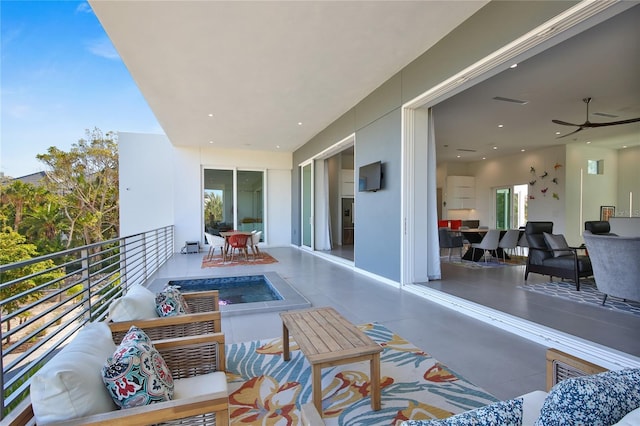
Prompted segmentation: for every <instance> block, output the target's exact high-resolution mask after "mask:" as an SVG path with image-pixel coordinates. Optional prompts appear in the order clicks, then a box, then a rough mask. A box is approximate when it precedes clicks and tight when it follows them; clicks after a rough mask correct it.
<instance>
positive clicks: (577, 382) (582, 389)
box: [536, 368, 640, 426]
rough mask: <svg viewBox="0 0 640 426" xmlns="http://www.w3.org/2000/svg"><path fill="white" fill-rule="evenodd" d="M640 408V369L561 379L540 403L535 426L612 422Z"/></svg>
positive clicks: (595, 424) (608, 423)
mask: <svg viewBox="0 0 640 426" xmlns="http://www.w3.org/2000/svg"><path fill="white" fill-rule="evenodd" d="M638 407H640V369H638V368H637V369H626V370H619V371H608V372H606V373H600V374H596V375H592V376H583V377H576V378H572V379H567V380H563V381H561V382H560V383H558V384H557V385H555V386H554V387H553V388H552V389H551V391H550V392H549V395H547V398H546V399H545V401H544V404H543V405H542V409H541V410H540V418H538V420H537V421H536V426H554V425H568V424H581V425H590V426H598V425H612V424H614V423H616V422H618V421H620V419H622V418H623V417H624V416H625V415H626V414H627V413H629V412H630V411H633V410H635V409H636V408H638Z"/></svg>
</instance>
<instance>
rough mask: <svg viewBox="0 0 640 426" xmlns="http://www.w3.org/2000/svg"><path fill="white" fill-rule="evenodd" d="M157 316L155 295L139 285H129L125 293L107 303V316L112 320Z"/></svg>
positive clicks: (130, 319)
mask: <svg viewBox="0 0 640 426" xmlns="http://www.w3.org/2000/svg"><path fill="white" fill-rule="evenodd" d="M157 317H158V313H157V312H156V295H155V293H153V292H152V291H151V290H148V289H147V288H146V287H143V286H141V285H134V286H131V288H129V291H127V294H125V295H124V296H122V297H120V298H118V299H116V300H114V301H113V302H111V304H110V305H109V318H110V319H111V321H114V322H121V321H133V320H140V319H150V318H157Z"/></svg>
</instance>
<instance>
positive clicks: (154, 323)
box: [108, 285, 222, 341]
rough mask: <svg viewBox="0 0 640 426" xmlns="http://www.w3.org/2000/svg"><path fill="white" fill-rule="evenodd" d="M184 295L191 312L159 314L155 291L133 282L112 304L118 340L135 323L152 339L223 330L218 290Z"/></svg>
mask: <svg viewBox="0 0 640 426" xmlns="http://www.w3.org/2000/svg"><path fill="white" fill-rule="evenodd" d="M182 297H183V298H184V301H185V302H186V304H187V306H188V308H189V309H188V310H189V312H191V313H189V314H185V315H176V316H170V317H159V316H157V313H156V312H155V294H154V293H153V292H152V291H150V290H148V289H147V288H146V287H143V286H140V285H135V286H132V287H131V288H130V289H129V291H128V292H127V293H126V294H125V295H123V296H122V297H120V298H119V299H116V300H114V301H113V302H111V305H110V306H109V318H108V319H109V320H110V321H111V322H110V323H109V326H110V328H111V331H112V333H113V338H114V340H116V341H119V340H120V339H122V337H123V336H124V335H125V334H126V333H127V331H128V330H129V328H130V327H131V326H132V325H136V326H138V327H140V328H142V329H144V330H145V332H146V333H147V335H148V336H149V337H150V338H151V339H152V340H161V339H170V338H174V337H181V336H191V335H198V334H206V333H219V332H220V331H221V324H222V322H221V321H222V319H221V317H220V310H219V294H218V290H208V291H196V292H192V293H182Z"/></svg>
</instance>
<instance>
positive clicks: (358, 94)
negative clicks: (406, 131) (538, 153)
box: [91, 0, 640, 162]
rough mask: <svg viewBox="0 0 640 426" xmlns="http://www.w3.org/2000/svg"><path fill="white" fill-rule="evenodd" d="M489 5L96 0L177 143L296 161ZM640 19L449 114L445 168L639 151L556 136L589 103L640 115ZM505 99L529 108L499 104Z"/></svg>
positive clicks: (621, 137) (442, 133)
mask: <svg viewBox="0 0 640 426" xmlns="http://www.w3.org/2000/svg"><path fill="white" fill-rule="evenodd" d="M485 4H486V1H484V0H483V1H409V2H405V1H283V2H275V1H254V2H230V1H188V2H186V1H182V2H173V1H171V2H170V1H153V0H151V1H97V0H92V1H91V5H92V7H93V9H94V11H95V12H96V15H97V16H98V18H99V20H100V21H101V23H102V24H103V27H104V28H105V30H106V32H107V34H108V35H109V37H110V38H111V40H112V42H113V43H114V45H115V47H116V49H117V50H118V52H119V53H120V56H121V57H122V59H123V61H124V62H125V64H126V65H127V67H128V69H129V71H130V73H131V75H132V77H133V78H134V80H135V81H136V82H137V84H138V87H139V88H140V90H141V92H142V94H143V95H144V97H145V98H146V100H147V102H148V103H149V105H150V107H151V108H152V110H153V111H154V113H155V115H156V117H157V119H158V121H159V122H160V124H161V125H162V127H163V129H164V131H165V133H166V134H167V136H168V137H169V139H170V140H171V142H172V143H173V144H174V145H178V146H198V147H210V146H213V147H220V148H236V149H254V150H268V151H277V150H280V151H285V152H287V151H293V150H295V149H297V148H298V147H300V146H301V145H302V144H304V143H305V142H307V141H308V140H309V139H311V138H312V137H313V136H315V135H316V134H317V133H318V132H320V131H321V130H322V129H324V128H325V127H326V126H328V125H329V124H330V123H332V122H333V121H334V120H336V119H337V118H338V117H340V116H341V115H342V114H344V113H345V112H347V111H348V110H349V109H350V108H352V107H353V106H354V105H355V104H357V103H358V102H359V101H361V100H362V99H363V98H364V97H365V96H366V95H368V94H369V93H371V92H372V91H373V90H374V89H375V88H377V87H378V86H379V85H380V84H382V83H383V82H384V81H386V80H387V79H388V78H390V77H391V76H393V75H394V74H395V73H397V72H398V71H399V70H401V69H402V68H403V67H404V66H406V65H407V64H408V63H410V62H411V61H412V60H414V59H415V58H416V57H418V56H419V55H420V54H422V53H423V52H424V51H426V50H427V49H428V48H429V47H431V46H432V45H433V44H435V43H436V42H437V41H438V40H440V39H441V38H442V37H443V36H445V35H446V34H447V33H448V32H450V31H451V30H452V29H453V28H455V27H456V26H458V25H459V24H460V23H461V22H463V21H464V20H465V19H467V18H468V17H469V16H471V15H472V14H473V13H474V12H476V11H477V10H478V9H480V8H481V7H482V6H484V5H485ZM614 20H615V21H614ZM637 22H640V6H635V7H634V8H632V9H630V10H628V11H626V12H624V13H623V14H621V15H619V16H617V17H614V18H612V20H610V21H606V22H604V23H602V24H600V25H598V26H596V27H594V28H592V29H590V30H587V31H585V32H584V33H582V34H579V35H578V36H576V37H574V38H573V39H569V40H567V41H565V42H563V43H561V44H559V45H558V46H556V47H554V48H551V49H549V50H548V51H546V52H543V53H541V54H539V55H537V56H535V57H533V58H530V59H528V60H526V61H524V62H522V63H520V64H519V66H518V67H517V68H515V69H513V70H507V71H505V72H502V73H501V74H498V75H497V76H495V77H492V78H491V79H489V80H486V81H485V82H483V83H481V84H479V85H476V86H475V87H473V88H471V89H468V90H466V91H465V92H463V93H461V94H458V95H456V96H455V97H452V98H450V99H448V100H446V101H444V102H442V103H440V104H438V105H437V106H436V107H435V114H434V115H435V119H436V139H437V141H438V148H437V154H438V161H439V162H440V161H470V160H479V159H481V158H482V157H483V156H485V157H487V158H490V157H493V156H496V155H506V154H512V153H515V152H519V151H520V150H521V149H526V150H531V149H535V148H539V147H541V146H550V145H554V144H558V143H562V144H564V143H571V142H585V141H587V140H592V141H593V143H596V144H597V143H606V144H607V145H608V146H614V147H619V146H622V145H623V144H626V145H628V146H631V145H638V144H640V123H636V124H627V125H621V126H614V127H606V128H600V129H590V130H585V131H582V132H579V133H577V134H575V135H573V136H571V137H567V138H565V139H556V135H555V132H556V131H562V132H565V133H566V132H570V131H573V130H574V129H573V128H571V127H564V126H559V125H555V124H553V123H552V122H551V119H560V120H564V121H569V122H574V123H582V122H584V121H585V119H586V117H585V105H584V103H583V102H582V98H584V97H592V98H593V101H592V102H591V108H590V111H591V112H604V113H608V114H613V115H617V117H616V118H608V117H601V116H600V117H599V116H591V117H589V120H590V121H592V122H598V121H610V120H622V119H627V118H635V117H640V78H639V77H638V76H640V25H637V24H636V23H637ZM495 96H502V97H506V98H515V99H522V100H526V101H528V103H527V104H526V105H517V104H512V103H505V102H498V101H495V100H493V99H492V98H493V97H495ZM209 114H212V117H209ZM299 122H301V123H302V125H298V123H299ZM498 124H503V125H504V128H502V129H498V127H497V126H498ZM603 140H606V141H607V142H602V141H603ZM210 141H211V142H212V143H210ZM445 145H446V146H445ZM494 146H496V147H497V148H498V149H497V150H494V149H493V147H494ZM278 147H279V148H278ZM460 149H463V150H467V151H459V150H460ZM468 150H473V151H475V152H470V151H468ZM457 155H461V158H459V159H458V158H456V156H457Z"/></svg>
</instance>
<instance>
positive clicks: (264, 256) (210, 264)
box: [202, 251, 278, 268]
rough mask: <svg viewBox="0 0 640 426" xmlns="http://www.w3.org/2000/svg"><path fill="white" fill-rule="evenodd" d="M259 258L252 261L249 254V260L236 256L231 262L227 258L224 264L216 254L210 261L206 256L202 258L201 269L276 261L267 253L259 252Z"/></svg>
mask: <svg viewBox="0 0 640 426" xmlns="http://www.w3.org/2000/svg"><path fill="white" fill-rule="evenodd" d="M260 253H261V254H260V256H256V258H255V259H254V258H253V256H252V255H251V254H249V259H248V260H244V255H239V254H236V255H235V256H234V257H233V261H231V257H230V256H227V261H226V262H224V261H223V260H222V255H221V254H218V255H215V256H213V257H212V258H211V259H207V258H208V256H206V255H205V256H204V257H203V258H202V268H215V267H225V266H246V265H268V264H269V263H276V262H277V261H278V260H277V259H276V258H274V257H273V256H271V255H270V254H269V253H267V252H264V251H261V252H260Z"/></svg>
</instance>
